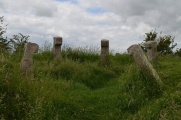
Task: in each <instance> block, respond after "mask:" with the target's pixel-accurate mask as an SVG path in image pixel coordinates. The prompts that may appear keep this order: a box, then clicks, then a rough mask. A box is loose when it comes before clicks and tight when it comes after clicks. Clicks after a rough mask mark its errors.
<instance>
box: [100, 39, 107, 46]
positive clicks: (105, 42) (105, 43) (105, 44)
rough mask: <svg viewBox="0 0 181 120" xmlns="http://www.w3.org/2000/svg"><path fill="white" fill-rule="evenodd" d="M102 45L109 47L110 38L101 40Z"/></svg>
mask: <svg viewBox="0 0 181 120" xmlns="http://www.w3.org/2000/svg"><path fill="white" fill-rule="evenodd" d="M101 46H102V47H109V40H106V39H103V40H101Z"/></svg>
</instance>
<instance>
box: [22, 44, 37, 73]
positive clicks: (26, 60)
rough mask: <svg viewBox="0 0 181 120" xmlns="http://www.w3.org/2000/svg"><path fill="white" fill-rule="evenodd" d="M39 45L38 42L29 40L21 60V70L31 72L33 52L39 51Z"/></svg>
mask: <svg viewBox="0 0 181 120" xmlns="http://www.w3.org/2000/svg"><path fill="white" fill-rule="evenodd" d="M38 49H39V46H38V45H37V44H36V43H31V42H28V43H27V45H25V50H24V55H23V58H22V60H21V64H20V70H21V72H22V73H23V74H24V73H26V74H27V73H30V72H31V71H32V66H33V53H37V52H38Z"/></svg>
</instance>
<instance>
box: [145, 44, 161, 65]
mask: <svg viewBox="0 0 181 120" xmlns="http://www.w3.org/2000/svg"><path fill="white" fill-rule="evenodd" d="M145 47H146V49H147V56H148V61H149V62H153V63H158V52H157V42H156V41H148V42H146V43H145Z"/></svg>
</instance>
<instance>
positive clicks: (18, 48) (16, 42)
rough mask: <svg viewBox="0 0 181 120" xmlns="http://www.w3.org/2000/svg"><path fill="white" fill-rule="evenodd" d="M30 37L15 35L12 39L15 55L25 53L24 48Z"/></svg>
mask: <svg viewBox="0 0 181 120" xmlns="http://www.w3.org/2000/svg"><path fill="white" fill-rule="evenodd" d="M29 37H30V36H29V35H23V34H21V33H19V34H18V35H13V38H11V39H10V42H11V45H12V49H13V51H14V52H15V53H19V54H21V53H23V51H24V46H25V44H26V43H27V42H28V39H29Z"/></svg>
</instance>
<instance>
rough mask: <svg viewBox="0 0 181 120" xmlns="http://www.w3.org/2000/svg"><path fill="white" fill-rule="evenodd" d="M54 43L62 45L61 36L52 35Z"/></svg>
mask: <svg viewBox="0 0 181 120" xmlns="http://www.w3.org/2000/svg"><path fill="white" fill-rule="evenodd" d="M53 39H54V45H62V37H54V38H53Z"/></svg>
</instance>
